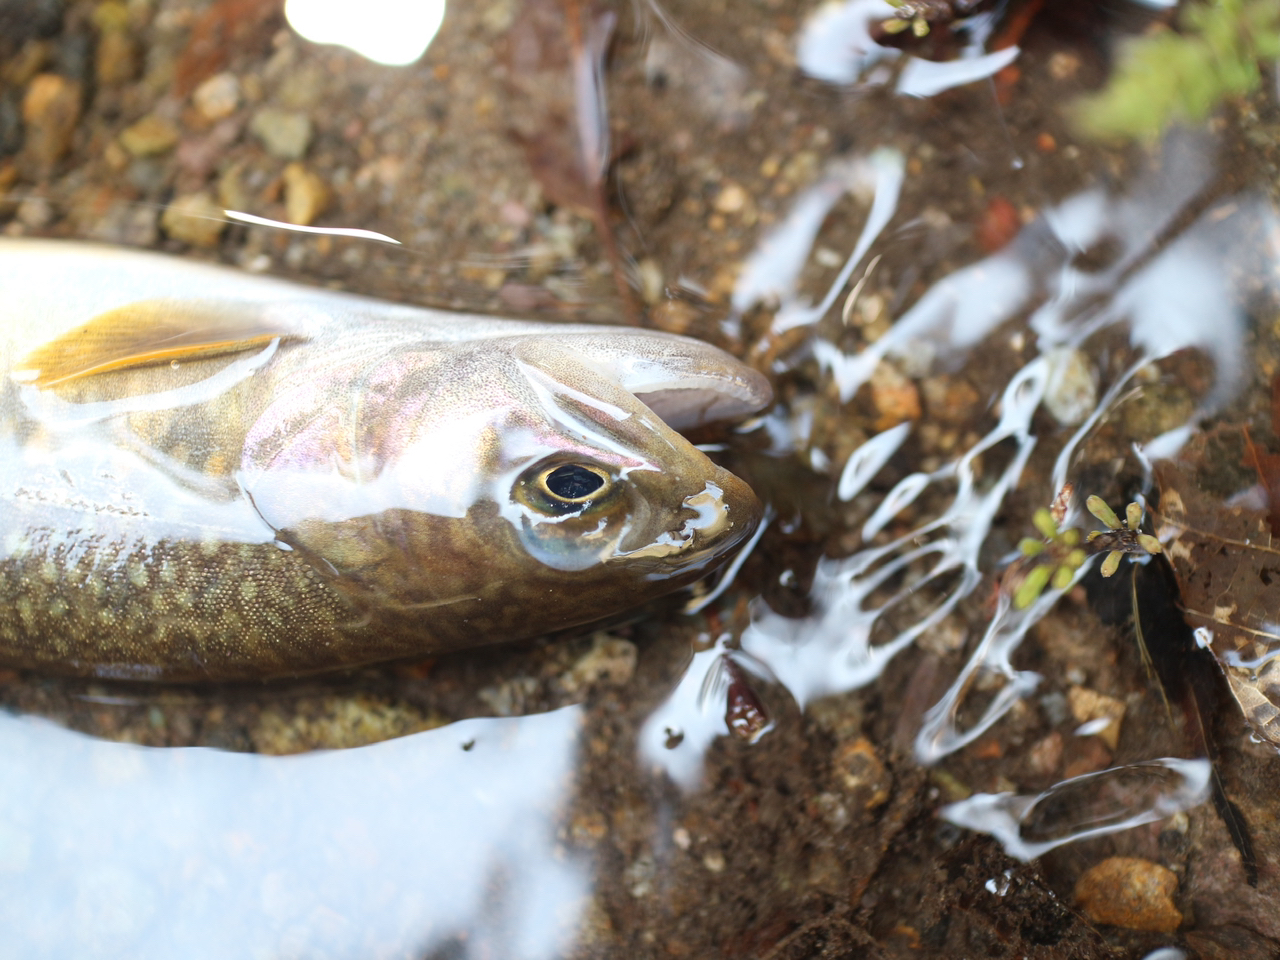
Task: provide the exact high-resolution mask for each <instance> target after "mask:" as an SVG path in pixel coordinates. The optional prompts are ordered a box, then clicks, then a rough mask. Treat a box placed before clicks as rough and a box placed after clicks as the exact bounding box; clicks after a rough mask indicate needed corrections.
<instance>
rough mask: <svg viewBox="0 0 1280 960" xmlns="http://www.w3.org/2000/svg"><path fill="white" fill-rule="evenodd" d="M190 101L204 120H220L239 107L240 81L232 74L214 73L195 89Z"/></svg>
mask: <svg viewBox="0 0 1280 960" xmlns="http://www.w3.org/2000/svg"><path fill="white" fill-rule="evenodd" d="M191 101H192V103H194V104H195V107H196V109H197V110H199V111H200V115H201V116H202V117H204V118H205V119H206V120H209V121H215V120H222V119H223V118H225V117H229V116H231V114H233V113H235V111H236V108H237V107H239V106H240V81H239V79H238V78H237V77H236V75H235V74H234V73H216V74H214V75H213V76H212V77H210V78H209V79H208V80H206V81H205V82H204V83H202V84H200V86H198V87H196V89H195V93H193V94H192V95H191Z"/></svg>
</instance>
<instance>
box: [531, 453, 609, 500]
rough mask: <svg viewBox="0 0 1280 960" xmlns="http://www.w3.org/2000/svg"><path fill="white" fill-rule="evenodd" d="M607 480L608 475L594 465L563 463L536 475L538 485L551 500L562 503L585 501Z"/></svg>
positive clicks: (602, 486) (603, 485) (598, 490)
mask: <svg viewBox="0 0 1280 960" xmlns="http://www.w3.org/2000/svg"><path fill="white" fill-rule="evenodd" d="M608 482H609V475H608V474H607V473H605V472H604V471H603V470H600V469H597V468H595V467H588V466H584V465H583V464H580V463H565V464H561V465H560V466H558V467H553V468H552V469H550V470H547V471H546V472H544V473H543V474H542V475H541V476H539V477H538V486H539V487H541V488H542V492H543V493H545V494H546V495H547V496H549V497H550V498H551V499H552V500H553V501H556V502H559V503H562V504H579V503H586V502H587V501H588V500H589V499H590V498H591V496H592V495H593V494H596V493H599V492H600V491H601V490H602V489H603V488H604V487H605V485H606V484H607V483H608Z"/></svg>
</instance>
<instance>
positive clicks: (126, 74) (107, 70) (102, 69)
mask: <svg viewBox="0 0 1280 960" xmlns="http://www.w3.org/2000/svg"><path fill="white" fill-rule="evenodd" d="M112 5H113V4H103V6H112ZM118 6H124V4H118ZM94 70H95V74H96V76H97V78H98V84H99V85H100V86H103V87H114V86H118V85H119V84H122V83H128V82H129V81H130V80H132V79H133V78H134V77H135V76H136V75H137V73H138V48H137V44H135V43H134V42H133V37H131V36H130V35H129V33H128V31H125V30H104V31H103V32H102V34H101V36H99V37H98V47H97V50H96V52H95V55H94Z"/></svg>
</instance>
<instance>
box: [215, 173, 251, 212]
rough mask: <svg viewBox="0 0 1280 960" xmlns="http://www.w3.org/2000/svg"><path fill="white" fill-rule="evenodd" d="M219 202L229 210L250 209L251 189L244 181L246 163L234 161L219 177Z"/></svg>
mask: <svg viewBox="0 0 1280 960" xmlns="http://www.w3.org/2000/svg"><path fill="white" fill-rule="evenodd" d="M218 202H219V203H221V204H222V206H223V207H224V208H226V209H227V210H248V209H249V204H250V200H249V191H248V188H247V187H245V183H244V164H242V163H233V164H231V165H230V166H229V167H227V168H226V169H225V170H223V171H222V175H221V176H220V177H218Z"/></svg>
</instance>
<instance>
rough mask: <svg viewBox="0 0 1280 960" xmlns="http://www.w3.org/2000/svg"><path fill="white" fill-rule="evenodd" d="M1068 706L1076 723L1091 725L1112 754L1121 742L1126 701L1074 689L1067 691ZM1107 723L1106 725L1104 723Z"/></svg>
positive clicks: (1083, 688)
mask: <svg viewBox="0 0 1280 960" xmlns="http://www.w3.org/2000/svg"><path fill="white" fill-rule="evenodd" d="M1067 705H1068V706H1069V707H1070V708H1071V716H1072V717H1073V718H1075V721H1076V723H1078V724H1080V725H1081V726H1084V725H1085V724H1089V725H1090V726H1091V728H1092V727H1093V726H1096V727H1097V729H1096V730H1093V729H1091V730H1090V732H1092V733H1093V734H1094V735H1096V736H1097V737H1098V739H1099V740H1101V741H1102V742H1103V743H1105V744H1106V745H1107V746H1108V747H1109V748H1110V749H1111V750H1112V752H1114V751H1115V749H1116V744H1117V743H1119V742H1120V722H1121V721H1122V720H1123V719H1124V701H1123V700H1117V699H1116V698H1115V697H1108V696H1107V695H1106V694H1105V693H1098V691H1096V690H1090V689H1088V688H1087V687H1072V688H1071V689H1069V690H1068V691H1067ZM1104 720H1105V721H1107V722H1106V723H1105V724H1104V723H1102V721H1104Z"/></svg>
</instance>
